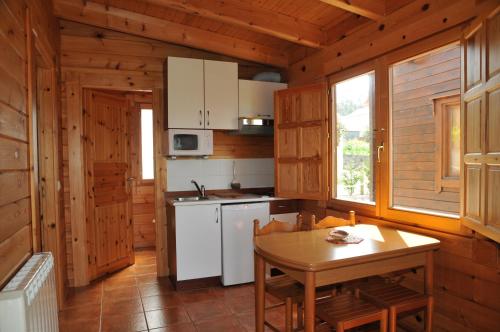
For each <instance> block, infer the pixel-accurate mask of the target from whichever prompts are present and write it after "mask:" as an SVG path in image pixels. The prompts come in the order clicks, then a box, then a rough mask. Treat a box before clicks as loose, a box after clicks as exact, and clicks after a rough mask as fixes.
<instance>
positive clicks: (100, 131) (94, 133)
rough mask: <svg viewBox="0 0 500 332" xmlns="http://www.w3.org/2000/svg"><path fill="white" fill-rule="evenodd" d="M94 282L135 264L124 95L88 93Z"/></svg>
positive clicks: (87, 150) (87, 142) (89, 211)
mask: <svg viewBox="0 0 500 332" xmlns="http://www.w3.org/2000/svg"><path fill="white" fill-rule="evenodd" d="M84 98H85V99H84V110H85V114H84V115H85V116H84V118H85V120H84V134H85V147H86V148H85V159H86V160H85V165H86V170H85V171H86V175H87V178H86V190H87V212H86V213H87V219H88V223H87V227H88V229H87V234H88V243H89V248H88V251H89V264H90V269H89V270H90V278H91V279H95V278H96V277H98V276H101V275H103V274H105V273H109V272H113V271H116V270H118V269H120V268H123V267H125V266H127V265H129V264H132V263H133V262H134V251H133V225H132V200H131V195H130V189H129V186H130V183H129V182H130V181H128V179H129V177H130V157H129V154H130V150H129V144H130V143H129V129H128V128H129V109H128V102H127V99H126V97H125V95H123V94H120V93H111V92H102V91H96V90H85V94H84Z"/></svg>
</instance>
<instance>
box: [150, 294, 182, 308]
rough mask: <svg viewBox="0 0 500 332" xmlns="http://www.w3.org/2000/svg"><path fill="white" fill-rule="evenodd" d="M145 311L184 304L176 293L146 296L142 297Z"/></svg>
mask: <svg viewBox="0 0 500 332" xmlns="http://www.w3.org/2000/svg"><path fill="white" fill-rule="evenodd" d="M142 305H143V307H144V311H151V310H158V309H163V308H172V307H179V306H182V305H183V303H182V301H181V298H180V297H179V295H178V294H176V293H169V294H161V295H153V296H146V297H143V298H142Z"/></svg>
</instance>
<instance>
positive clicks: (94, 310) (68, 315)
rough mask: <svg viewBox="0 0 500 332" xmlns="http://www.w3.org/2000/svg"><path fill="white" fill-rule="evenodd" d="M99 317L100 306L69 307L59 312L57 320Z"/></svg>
mask: <svg viewBox="0 0 500 332" xmlns="http://www.w3.org/2000/svg"><path fill="white" fill-rule="evenodd" d="M100 315H101V306H100V305H95V304H88V305H84V306H77V307H70V308H67V309H64V310H62V311H60V312H59V318H60V319H62V320H66V321H69V320H82V319H83V320H86V319H88V320H92V319H99V317H100Z"/></svg>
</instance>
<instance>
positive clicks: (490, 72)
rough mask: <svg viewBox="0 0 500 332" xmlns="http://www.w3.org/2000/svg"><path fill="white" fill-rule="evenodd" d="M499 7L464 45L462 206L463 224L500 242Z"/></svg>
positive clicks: (469, 34) (477, 25) (473, 30)
mask: <svg viewBox="0 0 500 332" xmlns="http://www.w3.org/2000/svg"><path fill="white" fill-rule="evenodd" d="M499 12H500V6H497V7H496V8H495V9H494V10H493V11H491V12H490V13H489V14H488V15H486V16H484V18H482V19H478V21H477V22H474V23H473V26H471V29H470V30H468V31H467V32H466V34H465V35H464V40H463V43H462V116H461V118H462V126H461V127H462V134H461V135H462V148H463V150H462V151H463V171H462V172H463V173H462V174H463V176H462V181H463V182H462V207H461V216H462V222H463V224H464V225H465V226H467V227H470V228H472V229H473V230H475V231H477V232H478V233H480V234H482V235H484V236H486V237H489V238H491V239H493V240H495V241H496V242H500V13H499Z"/></svg>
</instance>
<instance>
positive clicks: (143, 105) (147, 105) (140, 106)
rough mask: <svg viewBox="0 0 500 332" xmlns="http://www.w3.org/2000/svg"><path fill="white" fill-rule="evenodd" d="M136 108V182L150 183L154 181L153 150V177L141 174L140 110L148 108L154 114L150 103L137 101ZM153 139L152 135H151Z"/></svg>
mask: <svg viewBox="0 0 500 332" xmlns="http://www.w3.org/2000/svg"><path fill="white" fill-rule="evenodd" d="M136 107H137V110H138V112H139V117H138V118H139V128H138V129H137V132H138V134H139V137H137V143H136V144H137V147H138V148H139V151H138V153H137V163H138V165H137V173H138V174H137V177H138V178H137V183H138V184H144V185H146V184H152V183H154V182H155V178H154V176H155V174H154V150H153V178H152V179H144V178H143V176H142V110H143V109H148V110H149V109H150V110H151V111H152V112H153V115H154V110H153V104H150V103H137V106H136ZM153 128H154V119H153ZM153 136H154V135H153ZM153 139H154V137H153Z"/></svg>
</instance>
